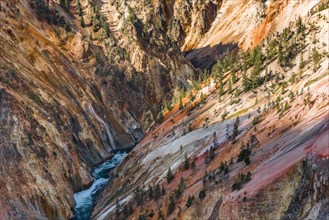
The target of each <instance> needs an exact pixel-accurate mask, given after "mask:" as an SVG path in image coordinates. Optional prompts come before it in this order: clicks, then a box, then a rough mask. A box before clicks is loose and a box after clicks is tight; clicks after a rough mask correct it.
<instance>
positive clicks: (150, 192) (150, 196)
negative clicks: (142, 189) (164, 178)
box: [148, 185, 154, 199]
mask: <svg viewBox="0 0 329 220" xmlns="http://www.w3.org/2000/svg"><path fill="white" fill-rule="evenodd" d="M148 194H149V198H150V199H153V198H154V192H153V188H152V186H151V185H149V193H148Z"/></svg>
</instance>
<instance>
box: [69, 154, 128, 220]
mask: <svg viewBox="0 0 329 220" xmlns="http://www.w3.org/2000/svg"><path fill="white" fill-rule="evenodd" d="M126 156H127V153H126V152H123V153H120V152H118V153H116V154H115V155H114V156H113V157H112V158H111V159H109V160H107V161H105V162H103V163H102V164H100V165H98V166H97V167H95V168H94V169H93V171H92V172H91V175H92V177H93V178H94V182H93V184H92V185H91V186H90V187H89V188H88V189H85V190H83V191H80V192H77V193H74V200H75V204H76V205H75V207H74V212H75V218H74V219H75V220H88V219H90V215H91V212H92V211H93V208H94V202H95V198H96V196H97V194H98V193H99V192H100V191H101V190H102V189H103V188H104V186H105V185H106V184H107V183H108V181H109V174H108V173H109V171H110V170H111V169H113V168H115V167H116V166H117V165H118V164H119V163H120V162H121V161H122V160H123V159H124V158H125V157H126Z"/></svg>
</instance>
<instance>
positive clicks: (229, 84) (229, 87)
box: [227, 80, 232, 94]
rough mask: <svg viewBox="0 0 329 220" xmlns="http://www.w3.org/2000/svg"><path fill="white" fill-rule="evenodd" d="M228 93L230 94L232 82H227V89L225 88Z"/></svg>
mask: <svg viewBox="0 0 329 220" xmlns="http://www.w3.org/2000/svg"><path fill="white" fill-rule="evenodd" d="M227 91H228V93H230V94H231V93H232V81H231V80H228V88H227Z"/></svg>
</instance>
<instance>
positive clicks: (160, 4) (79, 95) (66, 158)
mask: <svg viewBox="0 0 329 220" xmlns="http://www.w3.org/2000/svg"><path fill="white" fill-rule="evenodd" d="M317 3H318V1H283V0H282V1H281V0H280V1H254V0H248V1H215V0H214V1H211V0H205V1H202V0H193V1H192V0H163V1H157V0H141V1H139V0H130V1H126V0H109V1H105V0H104V1H100V0H95V1H90V0H74V1H73V0H71V1H70V0H54V1H49V0H20V1H18V0H8V1H1V2H0V45H1V47H0V158H1V160H0V219H5V220H7V219H70V218H73V217H74V211H73V210H74V209H73V208H74V206H75V204H74V203H75V202H74V192H77V191H81V190H82V189H86V188H88V187H90V186H92V182H93V178H92V175H91V174H90V173H91V170H92V167H94V166H95V165H98V164H100V163H101V162H103V161H104V160H105V159H108V158H110V157H111V156H113V153H114V152H117V151H121V150H126V149H131V148H132V147H134V146H136V148H135V150H133V151H132V152H131V153H129V154H128V156H127V157H126V158H125V159H124V160H123V162H122V163H121V164H120V165H119V167H118V168H117V169H116V170H114V172H113V174H116V175H114V177H116V178H114V179H113V181H111V185H107V186H106V187H105V190H104V191H103V192H102V193H101V194H100V197H99V198H97V201H96V203H97V204H96V206H95V209H94V211H93V213H92V214H91V218H94V219H97V218H104V219H106V218H110V217H114V215H115V208H116V207H115V206H116V199H119V200H120V201H121V202H122V203H129V202H130V201H133V192H134V189H136V187H138V186H141V187H142V186H143V187H144V186H148V184H153V183H155V182H159V183H164V186H165V188H166V189H167V191H168V193H174V190H175V188H177V185H178V183H179V181H180V177H184V178H187V179H188V180H187V181H188V184H190V185H188V187H187V189H186V191H185V194H184V196H183V197H182V199H181V201H179V206H180V207H185V202H186V200H187V198H188V196H189V195H196V196H198V193H199V191H200V190H201V189H202V187H203V183H202V178H203V176H204V173H205V170H207V169H209V171H214V169H216V168H218V167H219V166H220V164H221V162H224V161H229V160H230V158H231V157H237V155H238V153H239V151H240V144H241V143H240V142H239V143H238V144H239V145H238V144H236V145H234V146H233V145H231V144H230V143H229V141H228V140H227V139H226V138H227V137H226V136H225V133H226V127H225V126H226V124H230V125H232V124H233V123H234V121H233V120H234V118H235V117H236V116H237V115H240V116H241V123H243V126H242V128H243V129H242V130H243V132H244V133H243V134H241V137H240V139H239V140H240V141H241V142H242V141H245V142H248V141H249V138H250V136H251V135H253V133H252V129H249V128H250V127H249V126H251V124H252V119H249V118H248V115H247V113H250V114H252V116H253V114H254V113H255V112H257V110H258V109H257V108H258V107H260V108H263V106H261V104H262V105H265V104H267V103H265V102H266V101H267V100H268V98H269V97H267V96H266V93H265V92H264V91H265V90H266V89H267V88H268V87H270V86H272V85H268V87H265V86H264V88H261V89H262V90H260V91H258V95H259V99H254V98H255V94H252V92H249V93H246V94H241V95H240V92H241V90H242V87H243V86H242V83H241V81H240V82H239V83H238V84H235V85H233V87H234V88H233V89H236V88H239V89H240V90H239V89H237V90H238V92H237V93H236V94H237V95H236V97H234V100H233V99H231V98H228V97H226V98H225V99H224V101H223V102H221V103H220V102H219V101H218V100H219V98H218V96H217V95H218V91H217V89H218V87H219V85H218V82H215V81H214V80H209V82H208V81H207V82H205V83H204V84H202V85H200V86H201V88H199V89H198V91H193V92H195V95H196V97H194V98H196V100H194V101H195V102H198V101H199V100H200V99H201V94H203V95H207V99H206V100H204V106H203V107H202V106H201V107H200V106H199V105H198V107H197V108H195V109H194V110H195V112H194V113H193V114H192V115H189V114H187V112H186V111H185V110H184V109H180V106H179V105H178V104H177V105H175V106H174V108H173V109H172V111H167V112H166V111H163V113H165V117H164V120H161V119H162V117H161V116H162V114H160V112H161V111H162V110H163V107H164V103H165V101H168V100H170V99H171V98H172V96H173V94H175V93H176V95H177V93H178V92H177V91H178V90H180V91H182V89H187V88H191V85H192V84H194V83H195V79H198V78H199V73H200V72H201V71H200V70H198V68H200V69H203V70H205V69H210V68H211V67H212V66H213V65H214V61H215V60H216V59H217V58H222V57H223V54H224V53H225V52H226V51H232V50H233V51H234V52H237V51H238V49H239V50H240V49H241V50H247V49H248V48H250V49H253V48H255V47H256V46H257V45H259V44H260V43H261V42H262V40H264V39H266V38H267V37H268V36H270V35H271V34H273V33H274V32H275V31H282V30H283V28H285V27H287V26H288V25H289V24H290V23H291V22H293V21H295V19H296V18H297V17H298V16H302V17H303V19H304V20H305V21H308V17H307V15H308V12H309V10H310V9H311V8H313V7H314V6H315V5H316V4H317ZM325 12H327V11H325ZM322 14H325V13H323V12H322V13H321V16H323V15H322ZM317 16H318V15H314V16H313V17H312V18H311V19H310V20H311V21H312V22H315V21H316V22H319V25H320V27H326V26H325V25H324V24H325V22H326V21H324V19H322V17H321V18H319V17H317ZM315 18H316V19H318V20H315ZM319 30H320V31H318V32H316V34H315V33H314V32H313V34H312V35H309V38H308V41H307V42H308V45H309V46H308V47H307V48H306V49H305V50H304V51H303V54H304V59H305V63H306V64H307V65H305V67H304V69H303V73H302V76H303V77H302V79H301V82H299V84H291V85H290V84H289V87H287V88H289V89H291V90H292V91H293V92H295V93H296V92H298V94H299V93H300V91H301V90H302V88H303V89H304V87H306V85H311V88H310V90H311V92H313V93H312V94H313V99H314V103H315V104H314V106H315V107H313V108H309V109H308V108H306V107H305V108H304V107H303V98H305V97H304V96H301V95H300V96H298V97H300V98H298V99H297V98H296V99H294V101H295V102H292V103H293V105H294V107H293V108H295V109H297V110H298V113H296V114H295V112H293V111H292V110H291V109H293V108H291V109H290V112H289V114H286V115H285V116H284V117H283V119H282V120H281V121H280V122H277V121H275V120H273V118H276V115H275V113H273V112H274V110H273V112H272V113H273V114H272V115H267V116H266V117H265V118H266V120H265V119H264V121H263V122H262V124H261V125H262V126H264V127H266V126H268V127H267V129H266V131H267V132H264V131H265V130H264V129H261V128H259V130H258V133H257V136H258V138H259V140H260V143H262V145H259V146H257V149H258V148H259V149H258V150H259V151H257V152H255V154H253V155H252V161H253V162H254V163H255V164H254V165H253V166H248V167H245V166H243V164H242V162H241V163H240V164H237V165H234V166H233V167H231V168H230V169H231V171H232V170H233V171H234V172H232V173H231V175H230V176H224V177H222V176H216V178H217V179H218V178H219V180H220V181H222V180H223V181H224V183H225V184H222V185H221V186H217V185H215V184H214V183H212V184H210V189H211V190H209V191H207V193H208V195H209V194H210V195H211V196H208V197H206V200H204V201H200V200H198V202H197V203H196V204H194V206H193V207H192V208H190V209H186V208H185V209H184V208H183V210H182V211H181V212H180V214H181V216H183V217H184V218H187V219H202V218H204V216H206V217H207V218H209V219H218V218H219V219H221V218H222V219H229V218H237V216H241V217H242V218H245V219H250V218H281V217H282V218H286V219H294V218H299V217H301V216H302V217H306V218H310V219H313V218H316V217H319V218H321V217H322V216H327V213H326V212H322V211H319V210H321V209H324V208H326V207H327V206H328V199H327V198H328V196H327V195H328V181H327V180H328V175H327V170H326V169H325V168H326V167H327V166H328V165H327V161H328V158H327V157H328V155H327V151H326V149H327V148H326V147H328V145H326V143H327V142H326V140H327V139H325V138H323V137H322V136H321V135H323V134H324V132H326V131H327V130H326V129H327V121H326V117H327V115H326V111H327V101H326V99H325V98H327V96H328V94H327V93H326V92H327V91H326V89H327V88H328V86H327V84H326V80H327V78H326V77H325V76H324V74H325V73H327V72H325V71H327V69H328V67H327V66H326V65H327V62H325V61H326V60H327V56H326V55H325V54H324V53H323V51H321V50H325V48H326V45H325V44H323V43H326V41H325V40H324V39H325V36H327V33H328V31H327V29H325V28H320V29H319ZM312 38H313V39H312ZM317 39H320V40H317ZM313 42H315V47H317V48H318V49H319V50H320V52H321V53H322V54H321V62H320V64H321V65H320V66H321V67H320V68H319V69H318V70H317V71H316V72H314V71H313V70H312V68H313V66H312V62H313V61H312V55H311V54H312V48H311V46H312V47H313V46H314V45H313ZM183 54H184V55H185V57H184V55H183ZM297 59H298V58H295V60H294V66H293V69H290V70H289V71H285V70H284V71H283V70H282V69H281V68H280V67H279V66H278V65H277V63H275V62H274V63H268V64H269V65H268V68H270V69H271V70H273V72H280V73H281V72H284V73H285V74H286V75H287V77H288V76H289V77H292V76H293V75H294V74H295V73H298V72H299V71H300V70H299V69H298V66H299V63H298V62H299V61H296V60H297ZM265 70H267V68H265V67H264V69H262V71H263V72H262V74H264V75H265ZM247 72H248V74H249V73H250V72H251V68H249V69H248V70H247ZM242 75H243V73H242V72H241V71H240V72H239V73H238V78H242V77H241V76H242ZM279 78H280V77H279ZM278 81H280V80H278ZM208 83H209V84H208ZM224 84H225V87H226V86H227V84H228V80H227V76H226V75H224ZM271 84H273V85H276V84H278V83H277V82H271ZM305 90H306V88H305ZM275 92H276V93H275V95H273V97H272V99H273V100H272V101H274V100H275V98H277V97H278V96H280V95H279V93H280V92H281V90H279V89H277V90H275ZM323 93H325V94H324V95H323ZM190 98H191V97H190ZM235 98H236V99H235ZM286 99H288V98H287V97H286ZM232 100H233V101H232ZM236 100H238V101H237V103H234V102H236ZM231 101H232V102H231ZM187 102H189V98H186V99H184V100H182V103H184V104H186V103H187ZM192 102H193V101H192ZM232 103H233V104H232ZM254 103H257V104H254ZM281 104H283V103H281ZM194 107H195V106H194ZM225 110H229V111H230V112H231V113H232V114H231V115H229V117H232V118H230V119H228V120H226V122H225V123H222V124H221V123H220V122H221V120H222V119H221V115H222V114H223V112H224V111H225ZM297 110H296V111H297ZM161 113H162V112H161ZM297 114H298V115H299V116H298V115H297ZM296 115H297V118H295V117H296ZM207 118H208V119H209V120H210V121H209V123H210V125H209V127H208V121H207V120H206V119H207ZM294 118H295V119H294ZM171 119H172V121H171ZM297 119H298V120H297ZM293 120H295V121H293ZM291 121H293V122H291ZM277 123H280V126H278V124H277ZM295 123H296V124H298V126H297V127H293V126H296V124H295ZM202 124H207V125H205V126H204V127H206V128H205V129H203V130H201V127H202ZM287 124H289V126H290V124H291V126H292V127H289V128H287V126H286V125H287ZM189 126H191V129H192V130H193V129H196V130H195V131H192V132H189V134H187V135H185V134H186V133H187V131H189V130H190V128H189ZM269 126H277V127H278V128H277V127H276V128H275V129H274V127H269ZM295 128H298V129H296V130H294V129H295ZM304 128H310V129H311V131H310V132H308V133H307V132H306V133H305V132H304V133H303V132H301V130H303V129H304ZM313 128H314V129H315V130H312V129H313ZM198 129H199V130H198ZM289 129H290V130H289ZM214 132H217V133H216V135H217V136H216V135H214ZM262 132H264V133H262ZM297 133H298V134H301V135H300V136H298V138H296V141H295V139H294V138H295V137H296V136H295V134H297ZM286 134H287V135H286ZM304 134H305V137H307V138H301V137H303V135H304ZM312 135H313V136H314V137H313V136H312ZM311 136H312V137H311ZM215 137H216V141H217V144H220V146H221V148H220V149H223V152H222V151H220V152H219V150H217V152H216V155H219V154H220V157H219V156H218V157H217V159H216V160H215V161H214V162H213V163H212V164H211V165H207V164H206V163H205V162H204V161H205V152H206V150H207V149H209V148H210V144H212V143H214V140H215ZM274 137H275V138H278V139H275V138H274ZM280 138H283V139H280ZM278 140H279V141H278ZM280 141H281V142H282V143H283V144H282V146H281V145H279V146H280V147H277V146H278V145H276V144H277V143H278V142H280ZM294 141H295V142H294ZM298 141H300V142H298ZM308 141H310V142H312V144H313V145H312V144H311V145H308V144H309V142H308ZM281 142H280V143H281ZM296 143H298V144H296ZM302 144H305V145H302ZM180 146H182V149H181V150H180ZM260 146H261V147H260ZM273 146H274V147H273ZM291 146H295V147H296V146H297V147H296V149H301V148H298V146H299V147H300V146H303V147H305V151H299V150H296V149H295V150H296V151H293V150H289V149H290V147H291ZM279 150H282V151H284V150H287V152H289V154H284V155H286V156H287V155H288V156H287V158H285V157H272V155H275V156H277V154H276V153H277V152H279ZM312 150H313V151H314V152H312ZM183 151H184V153H186V155H187V156H189V157H191V156H193V157H195V158H196V167H197V169H196V171H193V172H192V171H191V170H189V171H187V172H185V173H184V172H181V173H179V174H178V175H177V176H176V178H175V180H174V181H173V183H172V184H171V185H169V184H166V182H165V176H166V172H167V169H168V167H169V166H171V167H172V169H173V171H174V172H176V171H177V170H178V171H179V170H180V169H181V168H180V167H181V163H182V162H183V160H184V154H183V153H182V152H183ZM309 153H312V157H306V156H307V155H308V154H309ZM282 158H283V159H286V160H283V159H282ZM268 161H269V162H272V163H267V162H268ZM287 161H288V162H287ZM276 162H278V163H276ZM268 164H270V165H271V166H270V165H268ZM274 164H276V166H278V167H276V166H274ZM272 165H273V166H272ZM264 167H265V168H264ZM275 168H277V169H275ZM247 171H250V172H252V173H253V175H254V173H255V175H254V176H253V177H254V178H253V179H252V180H251V181H250V182H249V183H248V184H249V185H246V186H245V187H246V189H247V190H246V194H244V191H239V192H232V191H231V185H232V183H233V182H234V181H236V179H237V175H238V174H239V173H240V172H244V173H246V172H247ZM266 171H268V172H266ZM274 171H275V172H274ZM268 173H270V174H271V175H267V176H266V175H265V174H268ZM305 173H306V174H305ZM272 174H273V176H272ZM274 174H275V175H274ZM117 177H120V178H117ZM261 177H266V178H267V179H266V181H262V180H263V179H262V178H261ZM225 181H226V182H225ZM96 183H97V182H96ZM265 183H266V184H265ZM306 194H307V195H306ZM304 195H306V197H307V199H308V200H307V202H305V203H302V205H300V206H298V208H296V204H301V200H300V198H301V197H304ZM244 197H246V199H245V201H244V203H243V198H244ZM283 198H284V199H287V200H286V202H282V203H280V201H281V200H282V199H283ZM168 199H169V198H168V197H163V198H162V200H161V201H160V202H162V203H161V204H164V205H163V210H164V211H166V210H167V207H168ZM276 201H278V202H276ZM132 204H133V205H134V208H136V207H135V204H134V202H132ZM257 204H265V205H264V206H261V205H260V206H258V205H257ZM148 205H149V206H148V207H149V208H150V209H151V208H152V209H153V210H155V211H158V209H159V203H157V204H156V203H155V202H154V203H152V202H151V203H150V204H148ZM264 207H265V208H266V209H265V208H264ZM304 207H305V209H306V208H307V210H309V211H308V212H307V213H306V212H305V213H304V212H303V211H301V210H302V208H304ZM318 207H319V208H318ZM160 208H161V207H160ZM273 209H275V211H273V212H271V214H269V215H267V213H268V212H267V211H269V212H270V211H271V210H273ZM240 210H243V212H241V213H240ZM143 211H144V210H143V209H142V208H140V207H139V208H136V210H135V212H134V214H132V215H131V216H130V217H131V218H135V219H137V218H138V217H139V214H140V213H142V212H143ZM286 211H287V213H285V212H286ZM175 212H176V213H174V214H177V215H178V212H179V209H178V208H177V209H175ZM142 214H143V213H142ZM165 214H166V213H165ZM314 216H315V217H314ZM156 217H157V215H155V216H154V218H156ZM173 217H174V215H172V216H170V217H169V218H173Z"/></svg>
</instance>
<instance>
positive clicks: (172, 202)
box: [168, 195, 176, 216]
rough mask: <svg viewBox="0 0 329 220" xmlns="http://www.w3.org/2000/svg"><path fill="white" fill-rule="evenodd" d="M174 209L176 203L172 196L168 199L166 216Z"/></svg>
mask: <svg viewBox="0 0 329 220" xmlns="http://www.w3.org/2000/svg"><path fill="white" fill-rule="evenodd" d="M175 207H176V201H175V198H174V196H173V195H171V196H170V198H169V205H168V216H169V215H170V214H171V213H173V212H174V210H175Z"/></svg>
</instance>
